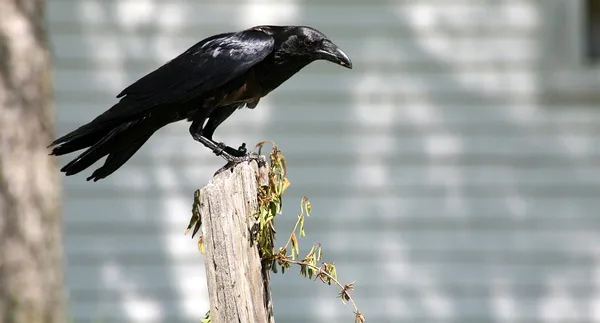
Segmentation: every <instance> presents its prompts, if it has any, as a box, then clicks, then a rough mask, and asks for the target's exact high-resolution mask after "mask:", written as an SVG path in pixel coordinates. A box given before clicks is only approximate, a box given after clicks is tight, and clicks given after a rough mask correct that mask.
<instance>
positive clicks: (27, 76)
mask: <svg viewBox="0 0 600 323" xmlns="http://www.w3.org/2000/svg"><path fill="white" fill-rule="evenodd" d="M44 6H45V3H44V1H41V0H37V1H35V0H29V1H27V0H0V323H8V322H10V323H25V322H26V323H38V322H45V323H46V322H47V323H50V322H65V319H64V316H63V315H64V314H63V297H62V296H63V289H62V286H63V281H62V266H61V264H62V261H61V260H62V243H61V215H60V195H61V192H60V183H59V178H58V171H57V169H56V165H55V162H54V160H53V159H52V158H51V157H50V156H48V151H47V149H46V146H47V145H48V144H49V143H50V142H51V140H52V138H53V110H52V97H51V96H52V87H51V76H50V54H49V50H48V43H47V38H46V37H47V36H46V26H45V13H44Z"/></svg>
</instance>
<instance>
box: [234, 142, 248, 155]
mask: <svg viewBox="0 0 600 323" xmlns="http://www.w3.org/2000/svg"><path fill="white" fill-rule="evenodd" d="M237 150H238V151H239V152H240V153H241V154H242V155H245V154H247V153H248V149H246V143H245V142H242V145H241V146H240V147H239V148H238V149H237Z"/></svg>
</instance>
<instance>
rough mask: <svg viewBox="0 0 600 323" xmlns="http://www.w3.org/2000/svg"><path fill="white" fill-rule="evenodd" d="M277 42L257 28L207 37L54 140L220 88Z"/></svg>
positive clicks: (73, 136) (80, 134)
mask: <svg viewBox="0 0 600 323" xmlns="http://www.w3.org/2000/svg"><path fill="white" fill-rule="evenodd" d="M274 43H275V41H274V39H273V38H272V37H271V36H269V35H267V34H266V33H264V32H262V31H259V30H254V29H247V30H243V31H240V32H236V33H225V34H219V35H215V36H212V37H209V38H206V39H204V40H202V41H200V42H198V43H197V44H195V45H194V46H192V47H190V48H189V49H188V50H186V51H185V52H183V53H182V54H181V55H179V56H177V57H176V58H174V59H173V60H171V61H169V62H167V63H166V64H164V65H163V66H161V67H159V68H158V69H156V70H154V71H153V72H151V73H149V74H148V75H146V76H144V77H142V78H141V79H139V80H138V81H136V82H135V83H133V84H131V85H130V86H129V87H127V88H126V89H125V90H123V91H122V92H121V93H120V94H119V95H118V96H117V98H121V100H120V101H119V102H118V103H117V104H115V105H113V106H112V107H111V108H110V109H108V110H107V111H105V112H104V113H102V114H101V115H99V116H98V117H96V118H95V119H94V120H92V121H91V122H89V123H87V124H85V125H83V126H81V127H80V128H79V129H77V130H75V131H73V132H71V133H69V134H67V135H65V136H63V137H61V138H58V139H57V140H55V141H54V142H53V143H52V145H56V144H58V143H61V142H65V141H67V140H69V139H73V138H75V137H79V136H83V135H86V134H87V133H89V132H91V131H93V130H94V129H98V128H102V127H104V126H107V125H110V124H113V123H118V122H121V121H124V120H129V119H131V118H133V117H137V116H140V115H143V114H144V113H147V112H148V111H150V110H151V109H153V108H156V107H157V106H169V105H172V104H177V103H183V102H186V101H188V100H190V99H193V98H196V97H198V96H200V95H202V94H204V93H206V92H208V91H210V90H213V89H215V88H218V87H220V86H222V85H224V84H225V83H227V82H228V81H230V80H232V79H234V78H236V77H238V76H240V75H242V74H243V73H245V72H247V71H248V70H249V69H250V68H251V67H252V66H254V65H255V64H257V63H259V62H260V61H262V60H263V59H264V58H265V57H267V55H269V54H270V53H271V52H272V51H273V47H274Z"/></svg>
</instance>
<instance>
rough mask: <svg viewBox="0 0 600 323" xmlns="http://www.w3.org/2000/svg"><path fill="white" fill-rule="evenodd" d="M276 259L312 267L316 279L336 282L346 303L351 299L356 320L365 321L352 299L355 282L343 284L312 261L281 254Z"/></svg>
mask: <svg viewBox="0 0 600 323" xmlns="http://www.w3.org/2000/svg"><path fill="white" fill-rule="evenodd" d="M275 259H276V260H277V261H280V262H285V263H288V264H295V265H299V266H306V267H310V268H312V269H313V270H314V271H316V272H317V275H316V276H315V280H316V279H317V278H319V279H321V281H322V282H324V283H327V282H328V280H329V281H332V282H334V283H335V284H336V285H338V286H339V287H340V289H341V290H342V291H341V292H340V295H339V297H340V298H341V299H342V302H344V303H345V301H349V302H350V304H352V307H354V314H355V315H356V322H361V323H362V322H364V321H365V318H364V316H363V315H362V313H361V312H360V311H359V310H358V307H357V306H356V303H355V302H354V299H352V296H350V291H351V290H353V289H354V283H350V284H346V285H342V283H340V281H339V280H337V278H336V277H334V276H333V275H331V274H330V273H328V272H327V271H326V270H324V269H323V268H321V267H319V266H315V265H313V264H311V263H308V262H306V261H298V260H291V259H289V258H285V257H281V256H279V255H277V256H275ZM324 264H325V266H327V265H328V264H327V263H326V262H324ZM323 276H325V277H327V278H328V280H327V279H325V278H323Z"/></svg>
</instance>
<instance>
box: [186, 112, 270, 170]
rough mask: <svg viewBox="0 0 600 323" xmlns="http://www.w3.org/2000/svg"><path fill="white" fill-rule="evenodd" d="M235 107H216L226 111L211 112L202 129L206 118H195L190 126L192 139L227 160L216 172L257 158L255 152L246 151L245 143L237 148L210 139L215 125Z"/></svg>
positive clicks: (225, 117)
mask: <svg viewBox="0 0 600 323" xmlns="http://www.w3.org/2000/svg"><path fill="white" fill-rule="evenodd" d="M236 108H237V107H223V108H217V109H227V111H223V112H220V111H219V112H217V111H215V112H214V113H212V114H211V118H210V119H209V120H208V123H207V124H206V127H205V128H204V129H203V125H204V121H205V120H206V118H195V119H193V122H192V124H191V126H190V129H189V131H190V134H191V135H192V138H194V140H196V141H198V142H200V143H202V144H203V145H204V146H205V147H207V148H209V149H211V150H212V151H213V152H214V153H215V155H217V156H221V157H223V158H224V159H225V160H227V162H228V163H227V164H226V165H225V166H224V167H222V168H221V169H220V170H219V171H217V173H215V174H218V173H220V172H222V171H223V170H226V169H230V168H232V167H233V166H235V165H236V164H239V163H242V162H245V161H251V160H256V159H258V157H259V156H258V154H257V153H248V152H247V150H246V144H245V143H244V144H242V145H241V146H240V148H239V149H234V148H231V147H229V146H227V145H225V144H224V143H216V142H215V141H214V140H212V135H213V133H214V131H215V129H216V128H217V126H218V125H219V124H220V123H222V122H223V121H224V120H225V119H227V117H228V116H230V115H231V114H232V113H233V111H235V109H236Z"/></svg>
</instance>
